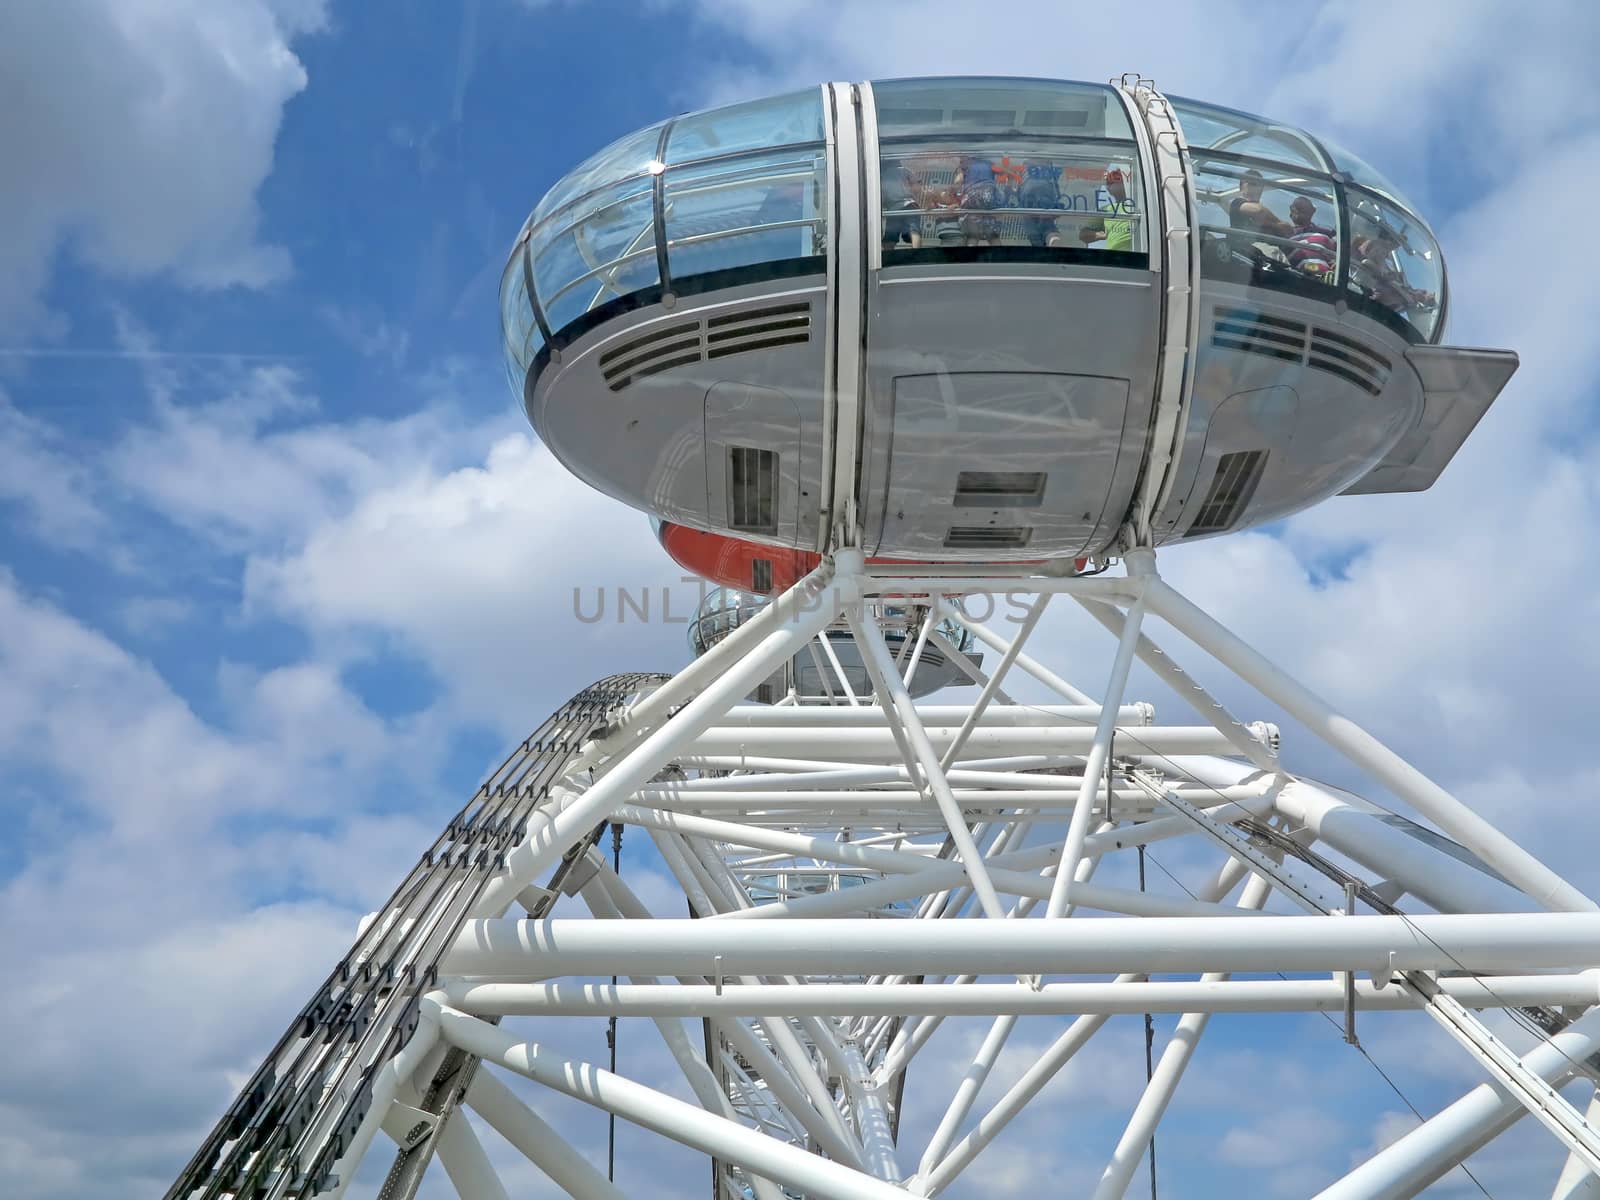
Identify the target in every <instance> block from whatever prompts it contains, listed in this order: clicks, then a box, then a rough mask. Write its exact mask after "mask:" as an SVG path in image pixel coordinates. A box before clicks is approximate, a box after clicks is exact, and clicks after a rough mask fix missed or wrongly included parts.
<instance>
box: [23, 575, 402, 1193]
mask: <svg viewBox="0 0 1600 1200" xmlns="http://www.w3.org/2000/svg"><path fill="white" fill-rule="evenodd" d="M335 691H336V689H335V688H334V686H333V685H332V683H331V682H330V681H328V680H327V679H325V678H320V677H319V672H317V671H316V670H315V669H314V668H312V669H304V670H299V671H294V670H288V671H283V672H274V673H272V674H270V675H268V676H266V677H264V678H263V679H261V680H258V681H256V682H255V684H254V685H253V686H251V687H250V688H248V689H247V690H246V699H245V701H244V705H245V707H246V708H247V709H250V708H253V709H255V710H258V711H263V712H265V713H266V714H268V716H267V717H265V718H261V719H257V720H254V721H252V722H250V726H249V728H248V731H246V732H233V731H230V730H228V729H226V728H222V727H219V726H218V725H216V724H214V723H212V722H209V721H207V720H205V719H203V718H202V717H200V716H198V715H197V714H196V713H195V712H194V710H193V709H192V708H191V707H190V706H189V705H188V704H187V703H186V702H185V701H183V700H182V699H181V698H180V697H178V696H177V695H176V694H175V693H174V692H173V691H172V689H171V688H170V687H169V686H168V684H167V683H166V682H165V681H164V680H163V679H162V678H161V676H160V675H159V674H158V673H157V672H156V671H155V670H154V669H153V668H152V667H151V666H150V665H149V664H148V663H146V662H143V661H141V660H140V659H138V658H136V657H134V656H133V655H130V654H129V653H128V652H127V651H125V650H124V649H122V648H121V647H120V646H118V645H117V644H116V643H114V642H112V641H111V640H110V639H109V638H107V637H106V636H105V635H103V634H101V633H99V632H97V631H95V630H93V629H91V628H89V627H87V626H86V625H84V624H83V623H82V622H80V621H77V620H75V619H73V618H72V617H70V616H68V615H67V614H65V613H63V612H62V611H60V609H58V608H57V607H55V606H53V605H50V604H48V603H45V602H43V601H41V600H39V599H38V598H37V597H33V596H30V595H29V594H28V593H27V592H25V591H24V590H23V589H22V588H21V587H20V586H19V585H17V584H16V583H15V582H14V581H13V580H11V579H10V578H9V577H3V578H0V759H3V760H4V761H5V762H6V764H7V776H8V782H9V785H10V786H9V788H8V795H7V797H6V798H5V804H6V808H7V812H8V823H9V829H8V840H9V842H10V844H11V846H12V847H14V848H17V849H20V850H21V852H22V853H23V855H24V856H25V857H24V859H23V861H22V862H21V863H20V864H17V865H15V866H14V869H13V870H12V871H10V872H9V873H8V874H7V875H6V877H5V878H4V879H3V881H0V925H3V926H4V928H5V929H6V931H7V954H8V955H9V956H10V957H11V960H12V962H13V963H14V964H25V969H19V970H18V971H16V972H15V975H14V980H13V984H14V986H12V987H10V988H8V989H7V991H6V994H5V997H4V998H3V999H0V1022H3V1023H4V1024H5V1025H6V1026H7V1027H8V1028H13V1029H22V1028H27V1029H29V1030H30V1036H29V1037H27V1038H26V1039H18V1040H17V1041H16V1043H15V1044H14V1045H13V1046H12V1047H11V1049H10V1051H9V1052H8V1055H9V1056H8V1067H9V1069H8V1070H7V1071H6V1072H5V1073H4V1075H3V1077H0V1113H3V1114H4V1119H3V1121H0V1123H3V1125H4V1127H5V1129H6V1140H5V1141H4V1142H0V1162H8V1163H10V1164H12V1165H13V1166H15V1167H16V1171H15V1173H13V1172H12V1171H11V1170H9V1169H8V1172H7V1178H8V1180H12V1181H13V1186H14V1187H15V1186H20V1193H19V1194H22V1195H28V1196H61V1197H74V1198H76V1197H98V1196H104V1197H108V1198H109V1197H113V1196H120V1195H127V1194H129V1192H130V1191H131V1190H138V1191H141V1192H142V1191H148V1190H150V1185H156V1186H157V1187H161V1186H165V1184H166V1183H167V1182H170V1172H171V1170H172V1169H173V1163H174V1161H175V1160H177V1159H179V1158H181V1157H182V1156H183V1155H184V1154H185V1153H187V1150H188V1149H189V1148H192V1146H193V1144H194V1143H195V1141H196V1140H197V1139H198V1137H199V1135H200V1133H201V1131H202V1128H203V1126H204V1124H205V1123H206V1122H207V1121H209V1120H211V1119H214V1117H215V1114H216V1112H217V1111H219V1110H220V1109H221V1107H222V1106H223V1105H224V1104H225V1103H226V1101H227V1099H228V1098H229V1094H230V1090H231V1088H233V1087H234V1086H236V1084H237V1082H238V1077H239V1074H240V1072H243V1071H246V1070H248V1069H250V1067H251V1066H252V1065H253V1062H252V1060H253V1057H254V1056H255V1055H256V1054H258V1053H259V1052H260V1050H261V1048H262V1047H263V1046H264V1044H265V1043H266V1042H267V1040H268V1039H269V1038H270V1037H271V1036H273V1035H274V1034H276V1032H277V1031H278V1028H279V1027H281V1023H282V1021H283V1019H284V1014H285V1013H286V1012H289V1011H292V1010H293V1009H294V1007H295V1006H296V1005H297V1004H298V1003H299V1002H300V1001H301V1000H302V999H303V996H304V993H305V992H306V991H307V990H308V989H309V988H310V987H311V986H312V985H313V983H314V977H316V976H318V975H319V974H320V973H321V972H322V971H323V970H325V964H326V963H327V962H328V961H330V960H331V959H332V958H334V957H335V956H337V954H338V953H339V952H340V951H341V950H342V949H343V947H344V946H346V945H348V944H349V942H350V940H351V939H352V937H353V934H354V925H355V921H356V919H357V917H358V916H359V914H360V912H361V911H362V908H361V907H360V906H359V903H352V897H351V895H350V891H349V889H350V887H351V886H352V884H351V881H352V880H359V881H360V882H362V883H364V884H368V885H370V884H371V882H372V879H373V878H374V877H377V876H382V877H385V878H388V879H393V878H394V877H396V876H397V875H398V874H399V872H400V871H401V870H402V869H403V867H404V866H405V865H407V864H408V863H409V862H410V861H412V860H413V859H414V857H415V855H416V853H417V852H418V851H417V847H418V845H419V844H420V843H421V833H420V831H419V829H418V828H417V827H416V825H415V822H414V821H412V820H410V819H407V818H404V817H396V816H391V815H379V814H375V813H372V812H364V811H363V810H364V809H365V807H366V806H367V805H368V804H369V803H370V801H371V800H372V798H373V796H372V792H371V791H370V790H369V789H363V787H361V786H360V784H359V782H358V781H359V778H360V776H359V775H358V773H357V772H356V771H355V770H353V769H352V768H353V767H354V766H358V765H361V764H365V763H368V762H370V761H371V760H372V759H373V758H374V757H375V755H376V754H377V753H378V750H377V747H376V746H375V745H374V741H375V739H377V738H378V737H379V736H380V732H379V731H378V730H376V729H375V728H374V724H373V719H372V718H371V717H370V715H369V714H368V715H363V714H362V713H361V712H360V711H359V709H358V707H357V706H356V703H355V702H354V701H353V699H351V698H350V697H348V696H345V697H340V696H337V695H336V694H335ZM286 704H288V705H289V706H290V707H291V708H293V709H294V711H293V712H292V713H291V714H288V715H274V714H282V713H283V709H284V708H285V705H286ZM302 704H303V705H304V708H303V710H302V709H301V708H300V706H301V705H302ZM330 715H331V716H332V717H336V718H338V719H337V720H334V719H330ZM312 716H316V717H318V718H319V719H321V722H322V727H321V728H320V729H318V730H317V731H316V732H315V735H314V736H313V735H312V734H311V733H309V732H308V731H307V730H306V728H305V727H304V720H305V719H307V718H310V717H312ZM336 781H337V785H336ZM19 790H20V791H21V793H22V797H26V796H28V795H34V796H37V797H39V802H38V803H37V804H35V805H33V806H31V807H27V808H24V809H23V810H22V811H20V812H18V811H15V810H14V808H13V807H12V806H13V805H14V803H15V802H16V800H17V799H18V798H19V797H18V796H16V794H15V793H16V792H18V791H19ZM397 795H398V794H397ZM46 798H47V799H46ZM334 798H337V799H338V801H339V803H338V805H335V806H333V807H331V808H330V806H329V801H330V799H334ZM386 798H389V799H391V802H392V798H391V797H386ZM341 840H342V841H343V843H344V844H343V845H342V846H340V847H339V848H338V850H337V855H338V857H339V858H340V859H341V860H342V863H343V865H342V867H341V868H340V869H339V870H337V871H335V870H332V869H330V868H329V866H328V864H327V862H326V853H325V852H324V853H323V854H321V855H320V859H319V850H321V848H322V847H323V846H324V844H325V843H327V842H331V843H334V844H335V845H337V844H338V843H339V842H340V841H341ZM357 846H359V848H360V854H359V855H357V854H356V853H355V849H356V847H357ZM351 861H359V862H360V863H361V864H362V866H363V870H362V871H360V872H354V873H352V871H351V869H350V866H349V863H350V862H351ZM369 872H370V873H369ZM360 903H370V900H369V899H367V898H366V897H363V898H362V900H361V902H360ZM41 1015H43V1019H41ZM108 1070H110V1071H113V1072H114V1073H115V1076H116V1078H117V1079H118V1080H119V1081H120V1083H119V1085H118V1086H116V1087H107V1086H106V1072H107V1071H108ZM108 1129H111V1130H116V1131H117V1135H116V1136H115V1137H111V1138H107V1137H106V1136H105V1134H106V1131H107V1130H108ZM22 1147H28V1148H29V1152H27V1153H24V1152H23V1151H22V1149H21V1148H22ZM164 1177H165V1178H164Z"/></svg>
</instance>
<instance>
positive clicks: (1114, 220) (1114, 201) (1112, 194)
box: [1078, 165, 1133, 250]
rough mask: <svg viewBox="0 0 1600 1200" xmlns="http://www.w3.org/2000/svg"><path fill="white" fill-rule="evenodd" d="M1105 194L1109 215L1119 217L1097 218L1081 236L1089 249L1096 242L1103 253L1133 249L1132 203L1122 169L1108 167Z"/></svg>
mask: <svg viewBox="0 0 1600 1200" xmlns="http://www.w3.org/2000/svg"><path fill="white" fill-rule="evenodd" d="M1105 192H1106V195H1107V196H1108V197H1109V198H1110V199H1109V204H1108V207H1107V211H1108V212H1112V213H1120V214H1122V215H1120V216H1107V217H1095V218H1093V219H1091V220H1089V221H1087V222H1085V223H1084V225H1083V228H1081V229H1080V230H1078V237H1079V239H1080V240H1081V241H1082V242H1083V243H1084V245H1086V246H1092V245H1093V244H1094V243H1095V242H1099V243H1100V245H1099V246H1098V247H1096V249H1100V250H1132V249H1133V217H1132V213H1133V204H1132V203H1131V202H1130V201H1129V200H1128V181H1127V176H1126V175H1124V174H1123V171H1122V168H1121V167H1119V166H1115V165H1112V166H1109V167H1107V168H1106V174H1105Z"/></svg>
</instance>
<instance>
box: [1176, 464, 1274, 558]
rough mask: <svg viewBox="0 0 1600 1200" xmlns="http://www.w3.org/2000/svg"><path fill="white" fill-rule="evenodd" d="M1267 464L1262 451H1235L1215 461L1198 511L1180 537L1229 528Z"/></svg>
mask: <svg viewBox="0 0 1600 1200" xmlns="http://www.w3.org/2000/svg"><path fill="white" fill-rule="evenodd" d="M1266 466H1267V452H1266V451H1265V450H1238V451H1235V452H1234V453H1232V454H1224V455H1223V456H1222V457H1221V458H1219V459H1218V460H1217V473H1216V474H1215V475H1213V476H1212V477H1211V488H1210V490H1209V491H1207V492H1206V498H1205V500H1204V501H1202V502H1201V504H1200V512H1199V514H1198V515H1196V517H1195V519H1194V521H1193V522H1192V523H1191V524H1190V525H1189V528H1188V529H1187V530H1186V531H1185V532H1184V535H1183V536H1184V537H1199V536H1200V535H1201V534H1203V533H1221V532H1222V531H1223V530H1225V529H1230V528H1232V527H1233V523H1234V522H1235V521H1237V520H1238V519H1239V514H1240V513H1242V512H1243V511H1244V508H1245V505H1247V504H1249V503H1250V497H1251V496H1253V495H1255V492H1256V485H1257V484H1258V483H1260V482H1261V473H1262V472H1263V471H1264V470H1265V469H1266Z"/></svg>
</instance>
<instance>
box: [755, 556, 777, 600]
mask: <svg viewBox="0 0 1600 1200" xmlns="http://www.w3.org/2000/svg"><path fill="white" fill-rule="evenodd" d="M750 590H751V591H752V592H755V593H756V595H758V596H765V595H766V594H767V593H769V592H770V591H772V560H771V559H770V558H756V559H752V560H751V561H750Z"/></svg>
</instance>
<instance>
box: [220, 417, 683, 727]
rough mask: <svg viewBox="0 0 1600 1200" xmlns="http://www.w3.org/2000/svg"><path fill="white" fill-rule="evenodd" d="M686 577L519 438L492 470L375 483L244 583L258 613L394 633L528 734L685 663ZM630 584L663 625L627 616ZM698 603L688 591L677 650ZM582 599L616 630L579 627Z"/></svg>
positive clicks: (455, 688)
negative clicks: (608, 688)
mask: <svg viewBox="0 0 1600 1200" xmlns="http://www.w3.org/2000/svg"><path fill="white" fill-rule="evenodd" d="M677 575H678V572H677V571H676V569H675V568H673V567H672V566H671V564H670V563H668V562H667V561H666V559H665V556H664V555H662V553H661V551H660V548H659V547H658V546H657V545H656V544H655V539H654V538H653V537H652V536H651V534H650V529H649V525H648V523H647V522H646V521H645V519H644V518H643V517H642V516H641V515H640V514H638V513H636V512H633V511H632V510H630V509H627V508H624V507H622V506H621V505H619V504H617V503H615V502H614V501H611V500H608V499H606V498H604V497H602V496H600V495H599V494H598V493H596V492H593V491H591V490H589V489H588V488H586V487H584V486H583V485H582V484H579V483H578V482H577V481H575V480H574V479H573V478H572V477H571V476H570V475H568V474H567V473H566V472H565V471H564V470H563V469H562V468H561V467H560V465H559V464H558V463H557V462H556V461H555V459H554V457H553V456H552V455H551V454H550V452H549V451H548V450H546V449H545V448H544V447H543V446H541V445H539V444H538V443H537V442H535V441H534V440H533V439H532V438H530V437H528V436H526V435H524V434H509V435H506V436H504V437H502V438H501V439H500V440H498V441H497V442H495V443H494V445H493V446H491V447H490V449H489V452H488V454H487V456H486V457H485V458H484V459H483V461H482V463H481V465H476V466H463V467H458V468H456V469H453V470H446V469H425V470H418V471H416V472H413V473H410V474H408V475H404V476H402V477H399V478H396V479H395V480H393V482H391V483H387V484H384V485H381V486H378V487H375V488H373V489H372V490H371V491H370V492H368V493H367V494H366V495H364V496H363V497H362V498H361V499H360V500H359V502H357V503H356V504H355V505H354V506H353V507H352V508H351V509H350V510H349V512H348V513H347V514H345V515H344V516H342V517H340V518H339V519H336V520H330V521H328V522H326V523H324V524H323V525H321V526H320V527H318V528H317V529H315V530H314V531H312V532H311V533H310V535H309V536H308V537H307V538H306V540H305V542H304V543H303V544H302V545H300V546H298V547H296V548H294V549H293V550H291V551H289V552H286V553H284V554H281V555H273V554H268V553H261V554H258V555H255V556H253V557H252V558H251V560H250V562H249V564H248V567H247V569H246V575H245V580H246V597H247V602H248V603H249V604H250V606H251V607H252V608H253V609H256V610H260V611H266V612H272V613H276V614H278V615H280V616H284V617H287V618H289V619H292V620H294V621H296V622H297V623H301V624H304V625H305V626H306V627H307V628H309V629H312V630H314V631H317V632H319V633H320V634H322V635H324V636H328V637H337V636H339V635H341V634H355V635H359V634H361V633H362V632H364V631H367V632H381V633H384V634H388V635H391V636H393V637H395V638H396V639H398V642H399V645H400V646H402V647H403V648H405V649H406V650H408V651H409V652H410V653H412V654H413V655H415V656H417V657H418V658H420V659H421V660H422V661H423V662H425V663H426V664H427V666H428V668H429V669H430V670H431V671H432V672H433V673H434V674H435V676H436V677H438V678H439V679H440V680H441V681H442V682H443V683H444V685H445V687H446V688H447V689H448V690H449V691H450V692H451V694H452V695H453V697H454V699H455V703H456V704H457V706H458V710H457V711H459V712H460V713H461V714H462V715H464V716H470V717H473V718H476V719H478V720H482V721H485V722H487V723H490V724H492V725H493V727H495V728H498V729H501V730H502V731H503V732H507V733H509V732H511V731H512V730H513V729H514V730H515V731H517V732H522V727H523V726H524V725H526V724H527V722H528V719H529V717H530V716H533V715H534V713H535V711H536V710H537V707H538V703H543V702H545V700H547V699H548V698H550V697H551V696H553V695H559V696H561V697H564V696H566V695H568V694H570V693H571V692H574V691H576V690H577V689H578V688H580V687H582V686H584V685H585V684H587V683H589V682H590V681H591V680H592V679H595V678H598V677H599V676H601V675H604V674H606V673H608V671H610V670H613V669H614V670H628V669H638V668H639V667H640V666H651V667H659V668H665V669H672V668H674V667H676V666H677V665H678V664H679V663H681V661H682V660H683V659H684V658H686V657H687V650H684V649H679V648H677V647H674V649H673V650H672V652H671V655H670V657H667V658H666V659H665V661H663V656H662V653H661V651H662V641H663V638H662V636H661V635H662V628H663V618H662V610H661V599H660V597H661V595H662V594H663V589H664V588H666V587H669V586H671V585H673V584H674V583H676V581H677ZM619 588H627V589H629V590H630V593H631V594H633V595H634V596H636V597H638V596H642V595H645V594H646V593H647V592H648V593H649V594H650V595H651V597H652V599H653V607H652V609H651V620H652V622H653V623H652V624H644V623H641V622H638V621H634V620H626V621H625V620H623V619H621V618H622V617H623V614H622V612H621V611H620V610H619V608H618V604H617V590H618V589H619ZM697 594H698V593H697V591H696V590H695V589H692V588H686V587H684V586H683V585H681V584H679V585H678V586H677V594H676V597H675V599H676V603H677V604H678V608H677V609H676V610H675V611H674V612H673V613H672V614H671V615H672V617H673V618H675V620H676V622H677V623H676V624H674V625H671V626H670V627H669V628H670V629H671V630H673V631H674V638H673V640H676V631H681V630H682V629H683V627H684V626H683V624H682V622H683V620H684V618H686V617H687V615H688V612H689V610H690V608H691V607H692V605H693V602H694V599H695V598H696V596H697ZM579 604H581V608H582V612H583V614H584V616H585V617H589V616H593V615H595V614H596V613H597V612H598V613H601V614H602V619H601V620H599V621H596V622H589V621H586V620H583V619H580V618H579V616H578V615H577V611H576V608H575V606H577V605H579ZM602 606H603V607H602ZM669 644H671V643H670V642H669ZM535 697H537V698H538V701H537V702H536V701H535ZM538 715H539V716H542V713H540V714H538ZM535 719H537V717H536V718H535ZM507 722H510V724H509V725H508V724H507Z"/></svg>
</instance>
